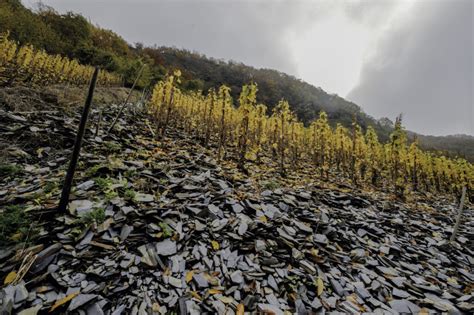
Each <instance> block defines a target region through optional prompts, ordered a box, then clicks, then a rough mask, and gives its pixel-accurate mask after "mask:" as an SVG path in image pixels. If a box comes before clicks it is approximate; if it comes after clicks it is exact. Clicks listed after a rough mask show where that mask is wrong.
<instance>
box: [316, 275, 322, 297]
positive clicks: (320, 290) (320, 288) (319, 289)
mask: <svg viewBox="0 0 474 315" xmlns="http://www.w3.org/2000/svg"><path fill="white" fill-rule="evenodd" d="M316 283H317V287H318V296H320V295H321V294H322V293H323V291H324V283H323V279H321V278H320V277H318V280H316Z"/></svg>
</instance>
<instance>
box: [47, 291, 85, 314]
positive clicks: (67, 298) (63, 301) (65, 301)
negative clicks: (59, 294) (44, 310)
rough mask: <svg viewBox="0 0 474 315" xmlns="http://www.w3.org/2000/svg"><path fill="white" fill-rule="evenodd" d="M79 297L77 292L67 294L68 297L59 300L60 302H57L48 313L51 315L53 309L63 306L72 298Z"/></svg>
mask: <svg viewBox="0 0 474 315" xmlns="http://www.w3.org/2000/svg"><path fill="white" fill-rule="evenodd" d="M78 295H79V292H75V293H71V294H69V295H68V296H66V297H64V298H62V299H60V300H57V301H56V302H55V303H54V305H53V306H52V307H51V309H50V310H49V312H50V313H51V312H52V311H54V310H55V309H57V308H58V307H60V306H61V305H63V304H66V303H67V302H69V301H71V300H72V299H73V298H75V297H76V296H78Z"/></svg>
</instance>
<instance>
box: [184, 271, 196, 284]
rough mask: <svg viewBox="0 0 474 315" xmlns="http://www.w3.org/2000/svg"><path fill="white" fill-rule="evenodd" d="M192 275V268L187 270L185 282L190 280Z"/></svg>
mask: <svg viewBox="0 0 474 315" xmlns="http://www.w3.org/2000/svg"><path fill="white" fill-rule="evenodd" d="M193 276H194V270H191V271H188V272H187V273H186V283H189V282H191V280H193Z"/></svg>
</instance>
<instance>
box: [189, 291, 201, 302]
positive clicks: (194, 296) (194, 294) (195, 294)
mask: <svg viewBox="0 0 474 315" xmlns="http://www.w3.org/2000/svg"><path fill="white" fill-rule="evenodd" d="M191 295H192V296H193V298H195V299H198V300H199V301H202V297H201V296H200V295H199V294H198V293H197V292H196V291H191Z"/></svg>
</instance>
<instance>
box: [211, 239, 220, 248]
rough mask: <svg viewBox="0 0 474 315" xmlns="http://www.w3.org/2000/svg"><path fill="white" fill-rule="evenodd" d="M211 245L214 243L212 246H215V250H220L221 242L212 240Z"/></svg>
mask: <svg viewBox="0 0 474 315" xmlns="http://www.w3.org/2000/svg"><path fill="white" fill-rule="evenodd" d="M211 245H212V248H214V250H218V249H219V248H220V245H219V243H218V242H216V241H211Z"/></svg>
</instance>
